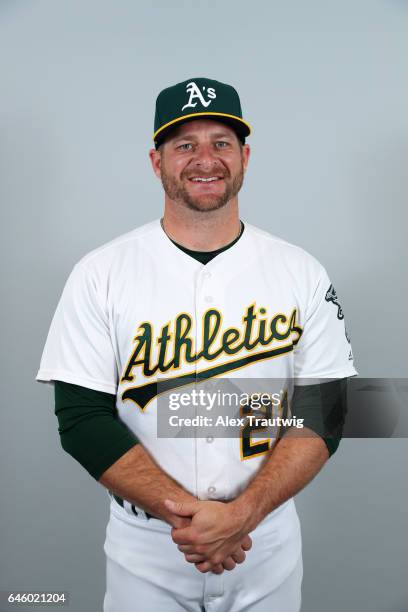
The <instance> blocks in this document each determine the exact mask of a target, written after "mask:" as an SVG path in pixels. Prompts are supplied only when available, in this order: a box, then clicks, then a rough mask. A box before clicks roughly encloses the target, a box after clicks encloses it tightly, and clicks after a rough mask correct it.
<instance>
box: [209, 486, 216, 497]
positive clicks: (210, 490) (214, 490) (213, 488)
mask: <svg viewBox="0 0 408 612" xmlns="http://www.w3.org/2000/svg"><path fill="white" fill-rule="evenodd" d="M216 490H217V489H216V488H215V487H208V489H207V491H208V493H210V495H212V494H213V493H215V492H216Z"/></svg>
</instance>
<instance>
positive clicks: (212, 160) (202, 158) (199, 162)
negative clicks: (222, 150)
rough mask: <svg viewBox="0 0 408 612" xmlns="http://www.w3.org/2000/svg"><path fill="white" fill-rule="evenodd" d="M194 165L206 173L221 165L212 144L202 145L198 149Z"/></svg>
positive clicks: (195, 153)
mask: <svg viewBox="0 0 408 612" xmlns="http://www.w3.org/2000/svg"><path fill="white" fill-rule="evenodd" d="M192 164H193V165H194V166H195V167H196V168H201V169H202V170H204V171H206V170H212V169H214V167H215V166H218V165H220V164H219V159H218V157H217V154H216V151H215V150H214V148H213V147H212V145H211V144H210V143H208V144H207V143H201V144H200V145H199V146H197V147H196V150H195V152H194V159H193V160H192Z"/></svg>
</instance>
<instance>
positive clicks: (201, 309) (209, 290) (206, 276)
mask: <svg viewBox="0 0 408 612" xmlns="http://www.w3.org/2000/svg"><path fill="white" fill-rule="evenodd" d="M211 268H213V266H211V262H210V263H209V264H207V265H206V266H205V268H204V269H203V270H200V272H199V273H198V275H197V279H196V284H195V338H196V348H197V349H198V350H201V345H202V334H203V319H204V314H205V312H206V311H207V310H208V309H210V308H211V307H212V306H214V307H218V306H219V304H218V299H219V297H220V296H219V293H220V291H219V289H217V278H216V277H217V272H215V271H214V270H211ZM211 365H212V364H211ZM208 367H210V363H204V362H203V361H202V360H201V361H200V360H199V361H198V362H196V363H195V378H196V380H199V372H200V371H202V370H204V369H207V368H208ZM214 380H216V379H214ZM198 388H199V389H202V390H204V392H205V393H211V392H215V389H216V384H214V382H213V380H212V379H208V380H206V381H204V382H201V383H200V384H199V387H198ZM205 412H206V411H205V410H203V408H202V407H200V414H204V413H205ZM206 416H207V413H206ZM208 416H209V417H210V418H212V419H213V420H215V418H216V414H215V413H214V411H209V412H208ZM194 432H195V434H194V435H195V459H196V461H195V465H196V483H197V496H198V497H199V499H223V498H224V497H225V495H224V492H223V491H222V488H223V487H222V482H220V480H219V474H218V470H219V468H220V466H219V465H217V463H218V462H217V460H216V456H217V455H218V453H217V450H218V449H217V446H218V445H219V444H220V443H222V439H218V438H216V437H215V436H213V435H207V436H205V437H199V435H203V434H202V432H201V434H200V432H198V433H199V435H197V429H194Z"/></svg>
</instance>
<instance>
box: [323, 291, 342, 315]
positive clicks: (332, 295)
mask: <svg viewBox="0 0 408 612" xmlns="http://www.w3.org/2000/svg"><path fill="white" fill-rule="evenodd" d="M325 300H326V302H332V303H333V304H334V305H335V306H337V318H338V319H340V320H341V319H344V314H343V310H342V308H341V306H340V304H339V299H338V297H337V293H336V290H335V288H334V287H333V285H330V287H329V288H328V290H327V292H326V296H325Z"/></svg>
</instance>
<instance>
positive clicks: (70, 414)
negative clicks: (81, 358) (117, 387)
mask: <svg viewBox="0 0 408 612" xmlns="http://www.w3.org/2000/svg"><path fill="white" fill-rule="evenodd" d="M54 389H55V414H56V416H57V418H58V424H59V427H58V431H59V434H60V439H61V445H62V447H63V449H64V450H65V451H66V452H67V453H69V454H70V455H71V456H72V457H73V458H74V459H76V461H78V462H79V463H80V464H81V465H82V466H83V467H84V468H85V469H86V470H87V471H88V472H89V474H90V475H91V476H93V478H95V479H96V480H99V478H100V477H101V476H102V474H103V473H104V472H105V470H107V469H108V468H109V467H110V466H111V465H113V464H114V463H115V462H116V461H117V460H118V459H120V457H122V455H124V454H125V453H126V452H127V451H128V450H130V449H131V448H132V447H133V446H135V444H138V442H139V441H138V439H137V437H136V436H135V434H134V433H133V432H132V431H131V430H130V429H129V428H128V427H127V426H126V425H125V424H124V423H123V422H122V421H121V420H120V419H119V416H118V412H117V408H116V396H115V395H112V394H110V393H104V392H102V391H95V390H93V389H87V388H86V387H80V386H78V385H71V384H69V383H65V382H61V381H55V385H54Z"/></svg>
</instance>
